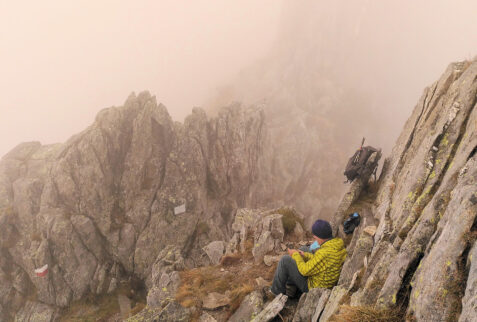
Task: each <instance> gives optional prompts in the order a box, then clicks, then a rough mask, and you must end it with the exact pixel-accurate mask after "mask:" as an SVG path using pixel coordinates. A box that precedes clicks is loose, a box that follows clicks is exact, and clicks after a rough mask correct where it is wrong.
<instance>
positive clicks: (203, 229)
mask: <svg viewBox="0 0 477 322" xmlns="http://www.w3.org/2000/svg"><path fill="white" fill-rule="evenodd" d="M209 231H210V227H209V225H207V223H206V222H204V221H201V222H199V224H198V225H197V233H198V234H199V235H201V234H207V233H208V232H209Z"/></svg>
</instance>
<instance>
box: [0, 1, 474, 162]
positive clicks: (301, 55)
mask: <svg viewBox="0 0 477 322" xmlns="http://www.w3.org/2000/svg"><path fill="white" fill-rule="evenodd" d="M476 13H477V3H476V2H475V0H456V1H444V0H432V1H431V0H428V1H423V0H421V1H397V0H374V1H372V0H369V1H365V0H356V1H349V0H337V1H319V0H307V1H305V0H302V1H292V0H283V1H280V0H260V1H254V0H237V1H235V0H234V1H232V0H228V1H219V0H194V1H182V0H173V1H165V0H161V1H131V2H127V1H104V0H103V1H76V2H73V1H59V0H55V1H51V0H50V1H15V2H13V1H9V2H7V1H3V2H1V3H0V43H1V48H0V71H1V74H2V77H1V79H0V91H1V92H0V113H1V116H2V117H1V118H0V155H3V154H5V153H6V152H7V151H8V150H10V149H11V148H13V147H14V146H15V145H16V144H18V143H20V142H23V141H31V140H39V141H41V142H42V143H44V144H47V143H53V142H61V141H65V140H66V139H67V138H68V137H69V136H71V135H72V134H74V133H77V132H79V131H81V130H82V129H84V128H85V127H86V126H87V125H89V124H90V123H91V122H92V121H93V120H94V116H95V115H96V113H97V112H98V111H99V110H100V109H102V108H104V107H108V106H111V105H121V104H122V102H123V101H124V100H125V98H126V97H127V96H128V95H129V93H130V92H132V91H136V92H137V91H141V90H145V89H147V90H149V91H151V93H153V94H154V95H156V96H157V98H158V101H160V102H162V103H164V104H165V105H166V106H167V107H168V109H169V112H170V114H171V115H172V117H173V118H174V119H176V120H182V119H183V117H184V116H185V115H187V114H188V113H189V111H190V110H191V108H192V107H193V106H204V107H205V108H206V109H209V110H212V109H214V108H216V106H217V105H220V104H226V103H228V102H229V101H231V100H244V101H246V102H248V103H254V102H257V101H260V100H262V99H263V98H268V99H273V97H274V96H276V95H280V93H283V92H287V93H291V95H292V96H293V95H294V97H295V101H294V102H295V104H304V105H307V104H308V105H310V106H315V105H316V102H315V99H316V95H317V94H316V95H312V94H313V93H314V90H315V87H314V84H315V83H318V82H322V83H323V82H324V80H330V81H331V82H332V84H333V88H334V89H336V88H340V89H341V90H342V91H352V92H353V93H354V94H353V95H357V96H358V97H360V99H361V100H360V102H359V104H358V103H357V104H356V107H355V106H352V105H353V101H352V100H349V101H348V103H349V105H350V106H347V108H348V109H353V108H355V110H356V113H358V114H359V113H361V112H360V107H361V106H363V105H367V106H368V107H369V109H370V111H372V112H373V111H374V113H375V115H376V118H377V119H379V120H381V121H382V122H381V127H380V128H379V129H378V128H376V129H367V130H366V131H363V133H356V135H357V136H360V135H366V136H373V135H374V136H375V137H378V139H376V142H377V144H378V145H389V144H391V143H390V142H393V141H394V139H395V137H396V135H397V133H398V132H399V130H400V129H401V127H402V125H403V122H404V121H405V119H406V118H407V116H408V115H409V114H410V112H411V110H412V108H413V107H414V105H415V103H416V102H417V100H418V98H419V96H420V94H421V93H422V91H423V89H424V87H425V86H427V85H430V83H432V82H433V81H435V80H436V79H437V78H438V77H439V75H440V74H441V73H442V72H443V71H444V69H445V67H446V66H447V65H448V63H450V62H452V61H456V60H463V59H470V58H471V57H473V56H474V55H476V54H477V19H475V16H476ZM320 90H321V92H320V94H321V93H323V91H326V86H321V87H320ZM310 92H311V94H310ZM331 108H333V109H339V108H341V107H340V106H332V107H331ZM349 117H350V119H352V118H353V115H349ZM373 132H374V133H373ZM357 143H359V138H358V139H357Z"/></svg>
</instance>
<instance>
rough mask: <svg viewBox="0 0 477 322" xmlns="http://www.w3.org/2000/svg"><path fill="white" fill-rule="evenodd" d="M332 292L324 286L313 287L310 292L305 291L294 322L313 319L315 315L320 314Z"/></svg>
mask: <svg viewBox="0 0 477 322" xmlns="http://www.w3.org/2000/svg"><path fill="white" fill-rule="evenodd" d="M330 293H331V291H330V290H329V289H323V288H313V289H311V290H310V291H309V292H308V293H303V294H302V296H301V297H300V301H299V302H298V306H297V308H296V311H295V315H294V316H293V322H305V321H311V320H312V318H313V317H314V316H315V315H317V316H319V315H320V314H321V311H322V310H323V308H324V307H325V304H326V302H327V301H328V297H329V295H330ZM317 311H318V312H317Z"/></svg>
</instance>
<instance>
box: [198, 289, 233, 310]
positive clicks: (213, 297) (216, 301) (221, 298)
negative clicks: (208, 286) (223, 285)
mask: <svg viewBox="0 0 477 322" xmlns="http://www.w3.org/2000/svg"><path fill="white" fill-rule="evenodd" d="M228 304H230V299H229V298H228V297H227V296H226V295H224V294H220V293H217V292H212V293H209V295H207V297H206V298H205V299H204V302H203V303H202V307H203V308H204V309H206V310H215V309H218V308H219V307H223V306H226V305H228Z"/></svg>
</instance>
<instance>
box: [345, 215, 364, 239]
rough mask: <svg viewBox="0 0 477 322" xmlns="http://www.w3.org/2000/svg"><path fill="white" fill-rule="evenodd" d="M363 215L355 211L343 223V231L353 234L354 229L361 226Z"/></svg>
mask: <svg viewBox="0 0 477 322" xmlns="http://www.w3.org/2000/svg"><path fill="white" fill-rule="evenodd" d="M360 222H361V216H360V215H359V214H358V213H357V212H355V213H353V214H350V215H349V216H348V219H346V220H345V222H344V223H343V231H344V233H345V234H346V235H349V234H352V233H353V231H354V229H355V228H356V227H358V226H359V223H360Z"/></svg>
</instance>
